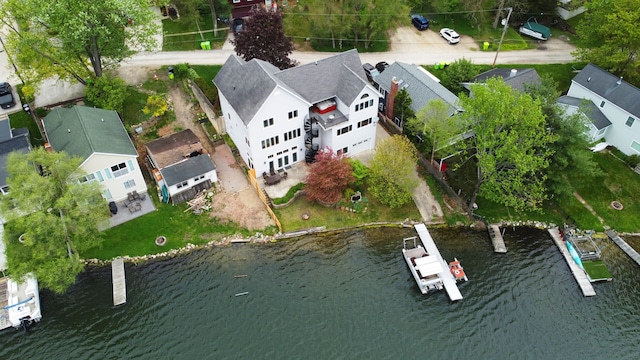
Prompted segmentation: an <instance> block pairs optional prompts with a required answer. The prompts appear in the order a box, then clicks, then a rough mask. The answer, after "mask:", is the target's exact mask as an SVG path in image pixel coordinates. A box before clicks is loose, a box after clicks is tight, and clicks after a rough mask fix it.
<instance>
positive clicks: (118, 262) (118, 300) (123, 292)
mask: <svg viewBox="0 0 640 360" xmlns="http://www.w3.org/2000/svg"><path fill="white" fill-rule="evenodd" d="M111 279H112V282H113V306H118V305H122V304H124V303H126V302H127V283H126V280H125V276H124V261H123V260H122V258H117V259H115V260H113V262H111Z"/></svg>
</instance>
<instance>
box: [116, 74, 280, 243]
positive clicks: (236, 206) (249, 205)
mask: <svg viewBox="0 0 640 360" xmlns="http://www.w3.org/2000/svg"><path fill="white" fill-rule="evenodd" d="M157 70H158V69H157V68H154V67H132V66H127V67H121V68H120V69H119V70H118V76H120V77H121V78H122V79H124V80H125V81H126V82H127V83H128V84H129V85H133V86H139V85H140V84H142V83H144V82H145V81H147V79H150V78H152V77H153V75H154V74H155V73H158V71H157ZM167 98H168V100H169V103H170V107H172V108H173V111H174V112H175V114H176V120H175V122H172V123H171V124H168V125H166V126H164V127H163V128H161V129H160V130H159V131H158V135H160V136H168V135H171V134H173V133H175V132H176V131H175V129H177V128H179V129H191V131H193V132H194V134H196V136H198V138H199V139H200V141H201V142H202V146H203V147H204V148H205V149H206V150H207V152H208V153H209V154H211V157H212V159H213V161H214V162H215V163H216V166H217V167H218V177H219V179H221V178H222V177H223V175H222V174H221V172H223V171H224V172H225V174H224V177H225V178H227V177H229V176H232V177H237V176H241V177H244V176H245V175H244V172H243V170H242V168H241V167H240V166H238V165H237V164H229V166H226V165H223V164H222V162H224V163H227V162H233V161H235V160H234V159H233V156H231V155H230V153H229V154H216V148H215V147H214V146H213V144H212V143H211V141H209V138H208V136H207V134H206V133H205V131H204V129H203V128H202V126H201V125H200V124H199V123H198V122H197V121H196V114H197V113H198V111H199V110H200V109H199V105H198V104H197V102H196V101H195V100H194V99H193V97H192V96H191V94H187V93H185V92H184V90H182V88H181V87H179V86H170V87H169V94H168V97H167ZM218 155H219V156H221V157H222V158H221V159H217V157H218ZM229 158H230V160H229ZM229 172H234V173H233V174H232V175H229V174H228V173H229ZM235 172H237V173H235ZM221 181H222V179H221ZM235 182H236V183H237V182H239V181H235ZM219 188H220V189H221V191H219V192H218V193H217V194H216V195H215V196H214V197H213V200H212V204H211V205H212V210H211V215H210V216H211V218H217V219H219V220H220V221H222V222H233V223H235V224H237V225H238V226H240V227H243V228H246V229H249V230H252V231H259V230H263V229H265V228H267V227H269V226H273V225H274V222H273V220H272V219H271V218H270V217H269V215H268V214H267V212H266V210H265V207H264V205H263V203H262V201H261V200H260V199H259V198H258V195H257V194H256V193H255V190H253V188H252V187H246V188H244V189H242V190H240V191H237V189H234V188H233V187H231V186H221V187H219ZM226 188H228V189H229V191H228V190H227V189H226Z"/></svg>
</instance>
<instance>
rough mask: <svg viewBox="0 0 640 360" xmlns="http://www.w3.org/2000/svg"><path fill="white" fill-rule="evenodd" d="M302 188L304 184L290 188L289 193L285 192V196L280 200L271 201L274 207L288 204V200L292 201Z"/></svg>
mask: <svg viewBox="0 0 640 360" xmlns="http://www.w3.org/2000/svg"><path fill="white" fill-rule="evenodd" d="M303 187H304V183H298V184H296V185H294V186H292V187H291V188H290V189H289V191H287V194H286V195H285V196H283V197H281V198H277V199H273V203H274V204H275V205H281V204H286V203H288V202H289V200H291V199H293V196H294V195H295V194H296V193H297V192H298V191H300V190H302V188H303Z"/></svg>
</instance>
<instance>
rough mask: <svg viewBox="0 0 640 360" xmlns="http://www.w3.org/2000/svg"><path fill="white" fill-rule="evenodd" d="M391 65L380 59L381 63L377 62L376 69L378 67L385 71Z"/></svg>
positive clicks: (380, 70) (379, 69)
mask: <svg viewBox="0 0 640 360" xmlns="http://www.w3.org/2000/svg"><path fill="white" fill-rule="evenodd" d="M388 67H389V63H388V62H386V61H380V62H379V63H377V64H376V69H378V71H379V72H383V71H384V69H386V68H388Z"/></svg>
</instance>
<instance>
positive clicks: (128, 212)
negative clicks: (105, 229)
mask: <svg viewBox="0 0 640 360" xmlns="http://www.w3.org/2000/svg"><path fill="white" fill-rule="evenodd" d="M143 195H145V196H143ZM116 208H117V209H118V212H117V213H116V214H112V215H111V218H110V219H109V227H114V226H117V225H120V224H123V223H125V222H127V221H129V220H133V219H135V218H138V217H140V216H142V215H145V214H148V213H150V212H152V211H155V210H156V207H155V205H153V200H151V196H149V195H147V194H140V196H139V197H138V198H137V199H133V200H129V199H124V200H121V201H118V202H116Z"/></svg>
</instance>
